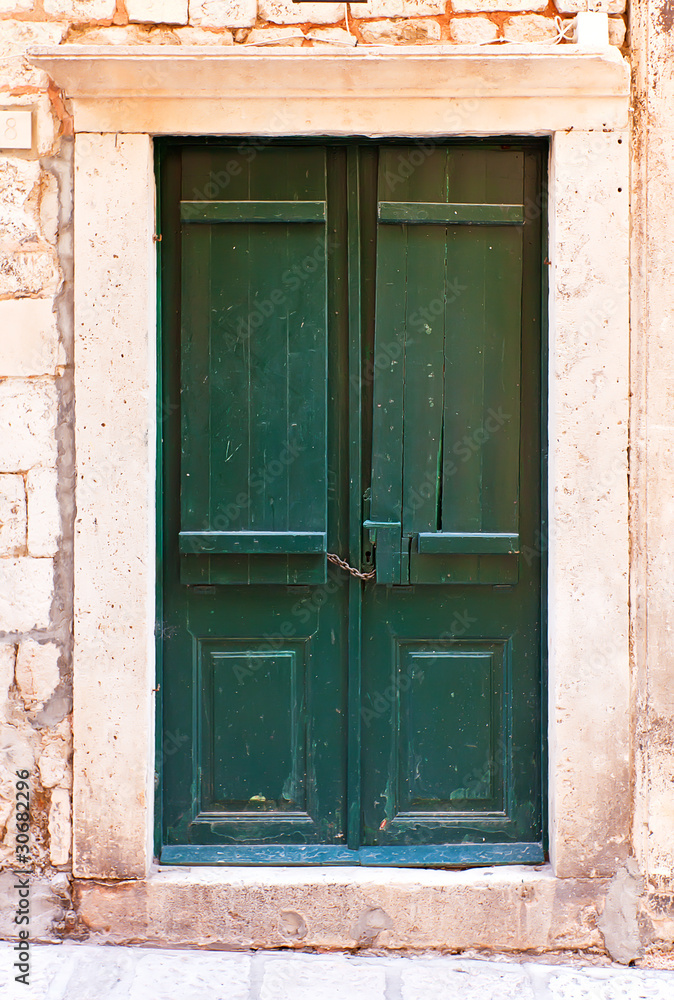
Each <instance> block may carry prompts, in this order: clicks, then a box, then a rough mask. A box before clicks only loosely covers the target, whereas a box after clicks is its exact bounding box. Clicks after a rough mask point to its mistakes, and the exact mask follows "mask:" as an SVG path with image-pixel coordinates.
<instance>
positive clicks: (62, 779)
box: [37, 740, 72, 788]
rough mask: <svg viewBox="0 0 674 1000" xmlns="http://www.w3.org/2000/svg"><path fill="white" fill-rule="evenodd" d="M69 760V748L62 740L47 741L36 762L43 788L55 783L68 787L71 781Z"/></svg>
mask: <svg viewBox="0 0 674 1000" xmlns="http://www.w3.org/2000/svg"><path fill="white" fill-rule="evenodd" d="M69 760H70V748H69V746H68V744H67V743H66V742H65V741H64V740H54V741H53V742H51V743H47V745H46V747H45V748H44V750H43V751H42V753H41V754H40V756H39V758H38V762H37V766H38V768H39V769H40V781H41V782H42V786H43V787H44V788H53V787H54V786H55V785H59V786H60V787H61V788H69V787H70V785H71V784H72V781H71V777H70V764H69Z"/></svg>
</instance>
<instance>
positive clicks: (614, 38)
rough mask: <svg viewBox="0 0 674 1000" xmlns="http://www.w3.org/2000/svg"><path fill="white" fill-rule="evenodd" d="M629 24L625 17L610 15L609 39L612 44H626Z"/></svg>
mask: <svg viewBox="0 0 674 1000" xmlns="http://www.w3.org/2000/svg"><path fill="white" fill-rule="evenodd" d="M626 34H627V25H626V24H625V18H624V17H609V19H608V40H609V42H610V43H611V45H618V46H620V47H622V46H623V45H624V44H625V35H626Z"/></svg>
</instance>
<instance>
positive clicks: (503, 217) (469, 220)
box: [379, 201, 524, 226]
mask: <svg viewBox="0 0 674 1000" xmlns="http://www.w3.org/2000/svg"><path fill="white" fill-rule="evenodd" d="M379 221H380V222H390V223H396V222H397V223H411V224H425V225H445V226H446V225H454V226H512V225H520V226H521V225H523V223H524V206H523V205H485V204H478V205H470V204H461V203H457V202H453V203H449V202H448V203H445V202H430V201H428V202H422V201H415V202H401V201H380V202H379Z"/></svg>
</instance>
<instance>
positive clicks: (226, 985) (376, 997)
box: [0, 942, 674, 1000]
mask: <svg viewBox="0 0 674 1000" xmlns="http://www.w3.org/2000/svg"><path fill="white" fill-rule="evenodd" d="M30 955H31V957H30V973H29V983H28V985H26V984H24V983H17V982H16V981H15V979H14V976H15V974H16V971H17V970H15V969H14V968H13V963H14V961H15V952H14V949H13V946H12V944H11V943H9V942H0V997H2V998H3V1000H18V998H21V1000H177V998H179V1000H674V971H658V970H653V969H630V968H624V967H621V966H609V967H595V966H583V967H578V966H574V967H571V966H563V965H547V964H543V963H538V962H515V961H512V962H506V961H490V960H486V959H485V960H478V959H461V958H441V957H438V958H435V957H427V956H420V957H418V958H403V957H398V956H361V955H344V954H331V955H311V954H304V953H297V952H294V953H289V952H274V951H269V952H255V953H249V952H245V953H244V952H221V951H198V950H184V951H177V950H174V949H166V950H164V949H161V948H121V947H113V946H110V947H108V946H106V945H87V944H71V943H67V944H62V945H31V946H30Z"/></svg>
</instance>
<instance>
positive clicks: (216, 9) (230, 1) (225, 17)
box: [190, 0, 257, 28]
mask: <svg viewBox="0 0 674 1000" xmlns="http://www.w3.org/2000/svg"><path fill="white" fill-rule="evenodd" d="M256 18H257V0H190V24H194V25H196V26H197V27H199V28H252V26H253V25H254V24H255V19H256Z"/></svg>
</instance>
